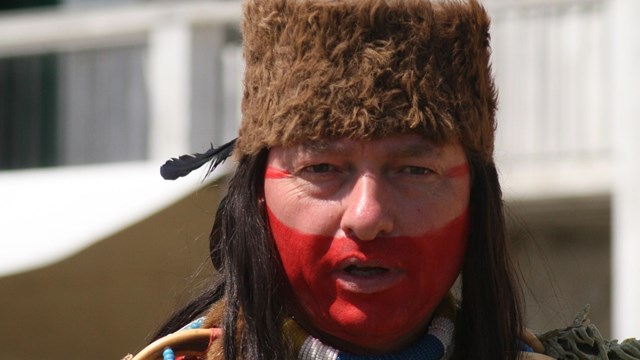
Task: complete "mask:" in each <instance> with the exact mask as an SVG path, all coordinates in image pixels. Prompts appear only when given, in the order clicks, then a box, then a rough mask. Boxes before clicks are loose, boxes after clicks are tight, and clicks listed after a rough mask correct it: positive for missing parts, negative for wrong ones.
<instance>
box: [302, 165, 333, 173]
mask: <svg viewBox="0 0 640 360" xmlns="http://www.w3.org/2000/svg"><path fill="white" fill-rule="evenodd" d="M333 170H335V167H334V166H333V165H330V164H326V163H323V164H314V165H310V166H307V167H305V168H304V169H303V171H305V172H310V173H315V174H321V173H327V172H329V171H333Z"/></svg>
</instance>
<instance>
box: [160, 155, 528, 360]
mask: <svg viewBox="0 0 640 360" xmlns="http://www.w3.org/2000/svg"><path fill="white" fill-rule="evenodd" d="M267 154H268V152H267V150H263V151H262V152H260V153H259V154H258V155H256V156H246V157H244V158H243V159H241V160H240V163H239V165H238V167H237V169H236V172H235V175H234V176H233V178H232V180H231V182H230V184H229V190H228V193H227V195H226V197H225V198H224V199H223V200H222V201H221V203H220V206H219V208H218V212H217V214H216V218H215V222H214V225H213V230H212V232H211V236H210V248H211V260H212V262H213V265H214V267H215V268H216V270H217V271H218V274H219V277H218V279H217V280H216V282H215V283H214V284H213V285H212V286H211V287H210V289H209V290H207V291H205V292H204V293H203V294H202V295H201V296H199V297H198V298H196V299H194V300H193V301H192V302H191V303H190V304H188V305H187V306H185V307H184V308H183V309H181V310H180V311H178V312H176V313H175V314H174V315H173V316H172V317H171V319H170V320H169V321H168V322H167V323H166V324H165V325H164V326H163V327H162V328H161V329H160V330H159V331H158V333H157V334H156V338H157V337H161V336H164V335H166V334H169V333H172V332H174V331H176V330H178V329H179V328H180V327H181V326H183V325H185V324H186V323H188V322H189V321H190V320H192V319H193V318H194V317H196V316H197V314H199V313H202V312H204V311H205V310H206V309H207V308H208V307H209V306H210V305H211V304H213V303H215V302H217V301H222V300H224V301H225V304H226V305H225V309H224V314H223V318H222V324H221V325H222V328H223V330H224V340H223V349H224V355H225V359H226V360H236V359H252V360H253V359H256V360H267V359H269V360H270V359H287V358H292V357H291V356H292V355H293V354H291V353H290V348H289V346H288V343H287V342H286V339H284V337H283V335H282V332H281V326H282V319H283V317H284V316H286V310H285V301H284V299H283V297H284V295H283V294H285V293H286V284H284V283H283V281H284V280H283V279H284V274H283V272H282V269H281V265H280V262H279V260H278V256H277V253H276V251H275V247H274V246H273V243H272V241H271V238H270V235H269V230H268V225H267V223H266V221H265V219H266V214H265V208H264V200H263V199H264V197H263V189H264V170H265V166H266V159H267ZM468 158H469V163H470V167H471V174H472V186H471V197H470V232H469V237H470V238H469V242H468V248H467V252H466V256H465V262H464V265H463V270H462V299H461V303H460V311H459V314H458V316H457V320H456V322H457V324H456V333H455V351H454V354H453V358H454V359H457V360H463V359H471V358H473V359H476V360H496V359H505V360H511V359H516V358H517V356H518V351H519V349H518V343H519V337H520V334H521V331H522V329H523V326H522V310H521V303H520V292H519V288H518V286H517V282H516V281H515V277H514V272H513V270H512V264H511V262H510V257H509V255H508V251H507V243H506V229H505V221H504V214H503V204H502V194H501V190H500V184H499V181H498V174H497V171H496V168H495V165H494V164H492V163H490V164H487V163H486V162H484V161H482V160H480V158H479V157H476V156H474V155H473V154H471V155H469V156H468ZM239 319H242V320H243V322H244V325H243V327H242V330H241V331H239V330H238V322H239Z"/></svg>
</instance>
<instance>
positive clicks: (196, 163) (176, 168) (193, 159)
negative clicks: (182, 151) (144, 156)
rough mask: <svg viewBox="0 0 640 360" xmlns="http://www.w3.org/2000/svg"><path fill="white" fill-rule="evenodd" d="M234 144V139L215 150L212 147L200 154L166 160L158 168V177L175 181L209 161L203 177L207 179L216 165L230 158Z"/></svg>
mask: <svg viewBox="0 0 640 360" xmlns="http://www.w3.org/2000/svg"><path fill="white" fill-rule="evenodd" d="M235 143H236V139H233V140H231V141H229V142H228V143H226V144H224V145H222V146H220V147H217V148H214V147H213V145H212V146H211V148H210V149H209V150H207V152H205V153H202V154H199V153H196V154H190V155H182V156H180V157H178V158H172V159H170V160H167V162H166V163H164V165H162V166H161V167H160V175H161V176H162V178H164V179H165V180H175V179H177V178H179V177H183V176H186V175H189V173H190V172H192V171H193V170H196V169H198V168H200V167H201V166H202V165H204V164H206V163H207V162H209V161H210V162H211V164H210V165H209V169H208V170H207V174H206V175H205V177H207V176H209V174H211V173H212V172H213V170H215V168H216V167H218V165H220V164H222V163H223V162H224V161H225V160H226V159H227V158H228V157H229V156H231V153H232V152H233V147H234V145H235Z"/></svg>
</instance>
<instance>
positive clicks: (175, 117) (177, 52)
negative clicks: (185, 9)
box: [148, 19, 191, 160]
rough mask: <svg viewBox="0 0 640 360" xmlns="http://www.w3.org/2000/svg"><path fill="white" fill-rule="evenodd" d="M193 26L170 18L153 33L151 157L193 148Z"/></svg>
mask: <svg viewBox="0 0 640 360" xmlns="http://www.w3.org/2000/svg"><path fill="white" fill-rule="evenodd" d="M190 31H191V29H190V28H189V24H188V23H186V22H184V21H180V19H167V20H166V21H164V22H161V23H159V24H158V25H157V27H156V28H154V29H153V30H152V32H151V34H150V37H149V59H148V60H149V63H148V64H149V67H148V70H149V73H148V76H149V106H150V110H151V111H150V115H151V119H150V129H149V130H150V131H149V134H150V135H149V136H150V137H149V158H150V159H151V160H163V159H167V158H169V157H175V156H178V155H182V154H184V153H185V152H188V150H189V123H190V116H191V111H190V95H191V94H190V90H191V76H190V73H191V32H190Z"/></svg>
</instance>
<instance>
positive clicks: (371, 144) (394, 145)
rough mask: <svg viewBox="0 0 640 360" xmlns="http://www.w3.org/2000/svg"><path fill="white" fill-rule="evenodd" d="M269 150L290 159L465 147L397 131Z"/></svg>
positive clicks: (434, 152) (436, 154) (435, 152)
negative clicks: (370, 137) (364, 138)
mask: <svg viewBox="0 0 640 360" xmlns="http://www.w3.org/2000/svg"><path fill="white" fill-rule="evenodd" d="M270 153H271V154H274V155H276V156H278V157H280V156H283V157H285V158H287V159H293V158H297V157H305V156H313V155H342V156H356V155H359V154H375V155H379V156H382V157H413V156H423V157H433V158H443V157H445V158H446V157H451V156H453V157H464V151H463V149H462V146H461V145H459V144H458V143H450V144H444V145H442V144H436V143H434V142H433V141H431V140H429V139H427V138H425V137H424V136H421V135H418V134H396V135H392V136H388V137H386V138H382V139H375V140H353V139H348V138H338V139H323V140H317V141H307V142H304V143H301V144H297V145H292V146H287V147H275V148H273V149H271V151H270Z"/></svg>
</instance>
